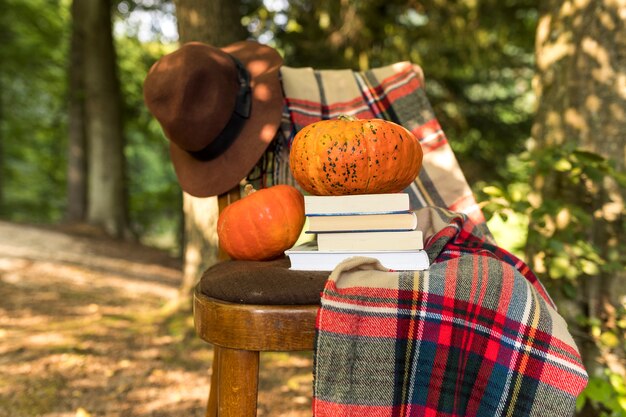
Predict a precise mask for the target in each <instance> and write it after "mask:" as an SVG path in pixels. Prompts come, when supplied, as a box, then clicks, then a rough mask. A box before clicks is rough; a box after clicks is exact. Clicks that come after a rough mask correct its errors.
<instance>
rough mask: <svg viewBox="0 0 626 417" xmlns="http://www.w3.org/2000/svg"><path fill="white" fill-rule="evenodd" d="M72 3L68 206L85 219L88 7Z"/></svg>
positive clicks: (68, 215)
mask: <svg viewBox="0 0 626 417" xmlns="http://www.w3.org/2000/svg"><path fill="white" fill-rule="evenodd" d="M86 6H87V3H86V2H84V1H80V0H74V1H73V2H72V6H71V11H72V21H71V26H72V29H71V35H70V50H69V66H68V79H69V81H68V82H69V91H68V102H69V108H68V153H67V207H66V210H65V219H66V220H67V221H69V222H83V221H85V219H86V216H87V137H86V136H87V134H86V129H85V124H86V114H85V65H84V55H85V35H86V27H85V7H86Z"/></svg>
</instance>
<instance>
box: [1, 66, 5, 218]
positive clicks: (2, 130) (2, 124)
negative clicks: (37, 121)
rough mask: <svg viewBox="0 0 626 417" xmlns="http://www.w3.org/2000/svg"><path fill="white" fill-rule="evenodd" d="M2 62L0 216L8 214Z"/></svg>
mask: <svg viewBox="0 0 626 417" xmlns="http://www.w3.org/2000/svg"><path fill="white" fill-rule="evenodd" d="M1 65H2V64H0V217H2V216H4V215H5V214H6V208H5V202H4V95H3V94H2V92H3V91H4V90H3V88H2V84H3V75H2V68H1Z"/></svg>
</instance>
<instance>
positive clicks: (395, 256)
mask: <svg viewBox="0 0 626 417" xmlns="http://www.w3.org/2000/svg"><path fill="white" fill-rule="evenodd" d="M285 255H287V256H288V257H289V261H290V262H291V269H293V270H299V271H332V270H333V269H335V267H336V266H337V265H338V264H339V263H340V262H342V261H344V260H346V259H348V258H351V257H355V256H362V257H366V258H374V259H377V260H378V261H379V262H380V263H381V264H382V265H383V266H384V267H386V268H389V269H393V270H395V271H420V270H424V269H428V267H429V266H430V262H429V260H428V254H427V253H426V251H424V250H400V251H393V250H386V251H320V250H318V248H317V244H316V242H307V243H304V244H302V245H298V246H295V247H293V248H291V249H289V250H287V251H285Z"/></svg>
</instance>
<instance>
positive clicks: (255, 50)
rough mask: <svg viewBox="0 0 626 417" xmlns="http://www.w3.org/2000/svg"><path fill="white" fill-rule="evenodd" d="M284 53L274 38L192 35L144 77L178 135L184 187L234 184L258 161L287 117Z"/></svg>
mask: <svg viewBox="0 0 626 417" xmlns="http://www.w3.org/2000/svg"><path fill="white" fill-rule="evenodd" d="M282 62H283V60H282V58H281V56H280V55H279V54H278V52H276V50H274V49H273V48H271V47H269V46H265V45H262V44H259V43H257V42H253V41H242V42H237V43H234V44H232V45H229V46H226V47H224V48H216V47H213V46H210V45H207V44H204V43H200V42H190V43H186V44H184V45H183V46H181V47H180V48H179V49H177V50H176V51H174V52H172V53H170V54H167V55H165V56H163V57H162V58H161V59H159V60H158V61H157V62H156V63H155V64H154V65H153V66H152V68H150V71H149V72H148V75H147V77H146V79H145V81H144V85H143V93H144V100H145V102H146V105H147V106H148V109H149V110H150V112H151V113H152V114H153V115H154V117H155V118H156V119H157V120H158V121H159V123H160V124H161V127H162V128H163V131H164V133H165V136H166V137H167V138H168V139H169V140H170V157H171V159H172V163H173V164H174V169H175V171H176V175H177V177H178V181H179V183H180V185H181V187H182V189H183V190H184V191H186V192H187V193H189V194H191V195H193V196H196V197H208V196H212V195H217V194H221V193H223V192H226V191H228V190H230V189H231V188H233V187H234V186H235V185H237V184H238V183H239V181H240V180H241V179H242V178H244V177H245V176H246V175H247V174H248V173H249V172H250V170H251V169H252V168H253V167H254V165H255V164H256V163H257V161H258V160H259V158H260V157H261V155H262V154H263V152H265V149H267V146H268V145H269V144H270V142H271V141H272V139H273V138H274V136H275V134H276V131H277V129H278V126H279V124H280V119H281V114H282V108H283V95H282V89H281V85H280V79H279V69H280V66H281V64H282Z"/></svg>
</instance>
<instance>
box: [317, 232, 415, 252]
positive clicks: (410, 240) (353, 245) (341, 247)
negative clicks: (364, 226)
mask: <svg viewBox="0 0 626 417" xmlns="http://www.w3.org/2000/svg"><path fill="white" fill-rule="evenodd" d="M317 247H318V249H319V250H321V251H363V250H417V249H424V238H423V235H422V231H421V230H408V231H399V232H387V231H381V232H343V233H319V234H318V235H317Z"/></svg>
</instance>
